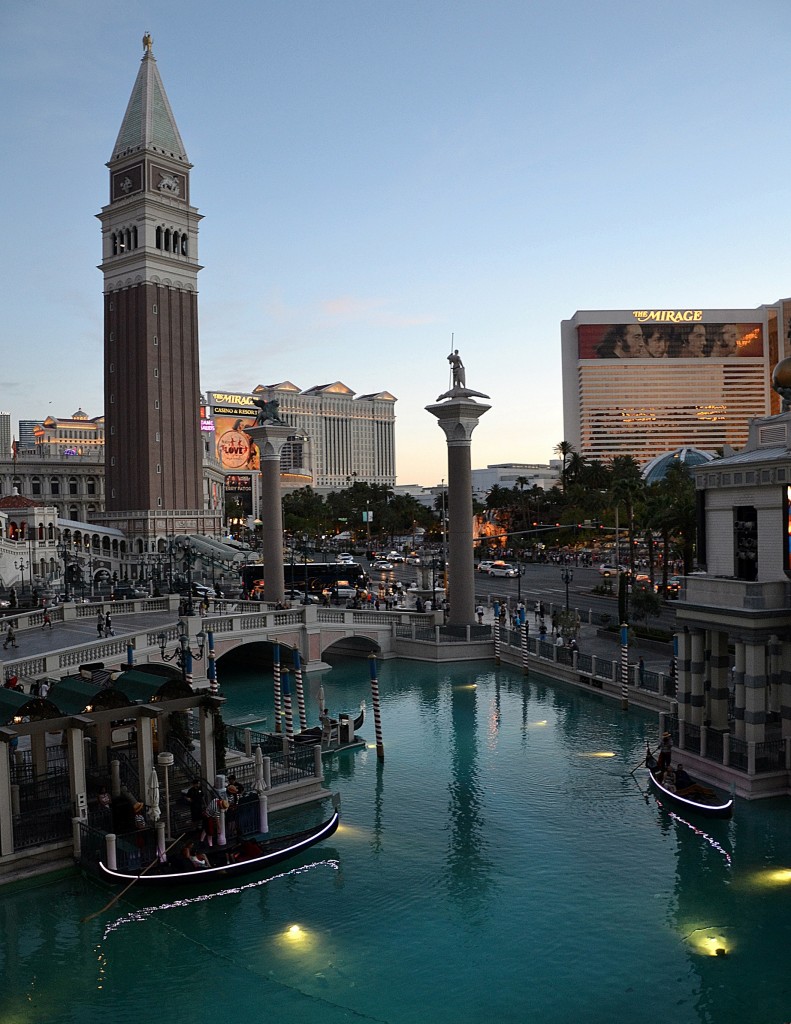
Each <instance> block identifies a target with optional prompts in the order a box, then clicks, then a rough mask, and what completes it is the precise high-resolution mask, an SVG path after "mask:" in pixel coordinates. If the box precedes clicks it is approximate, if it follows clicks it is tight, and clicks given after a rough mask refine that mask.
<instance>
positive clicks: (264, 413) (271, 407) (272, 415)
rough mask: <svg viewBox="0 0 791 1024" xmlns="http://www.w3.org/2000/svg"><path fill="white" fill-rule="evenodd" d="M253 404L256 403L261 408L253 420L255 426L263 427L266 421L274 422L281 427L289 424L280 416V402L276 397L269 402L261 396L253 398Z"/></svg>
mask: <svg viewBox="0 0 791 1024" xmlns="http://www.w3.org/2000/svg"><path fill="white" fill-rule="evenodd" d="M253 405H257V406H258V408H259V409H260V410H261V411H260V412H259V414H258V418H257V419H256V421H255V422H256V426H258V427H263V426H264V425H265V424H266V423H275V424H277V425H278V426H281V427H288V426H290V424H288V423H286V421H285V420H282V419H281V418H280V403H279V402H278V400H277V399H276V398H273V399H272V401H271V402H267V401H266V400H265V399H263V398H254V399H253Z"/></svg>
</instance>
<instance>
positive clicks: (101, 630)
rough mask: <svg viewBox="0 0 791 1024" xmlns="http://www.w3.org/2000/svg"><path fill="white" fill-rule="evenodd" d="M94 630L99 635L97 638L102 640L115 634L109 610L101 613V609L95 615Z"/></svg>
mask: <svg viewBox="0 0 791 1024" xmlns="http://www.w3.org/2000/svg"><path fill="white" fill-rule="evenodd" d="M96 631H97V633H98V635H99V639H100V640H103V639H104V638H105V637H108V636H115V630H114V629H113V620H112V616H111V615H110V613H109V612H104V613H102V612H101V611H100V612H98V613H97V615H96Z"/></svg>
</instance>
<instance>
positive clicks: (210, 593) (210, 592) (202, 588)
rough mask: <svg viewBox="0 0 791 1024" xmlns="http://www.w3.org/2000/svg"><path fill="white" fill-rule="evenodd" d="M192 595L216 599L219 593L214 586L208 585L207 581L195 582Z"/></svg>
mask: <svg viewBox="0 0 791 1024" xmlns="http://www.w3.org/2000/svg"><path fill="white" fill-rule="evenodd" d="M192 596H193V597H200V598H204V597H206V598H208V599H209V600H214V598H215V597H216V596H217V594H216V593H215V591H214V587H207V586H206V584H205V583H193V584H192Z"/></svg>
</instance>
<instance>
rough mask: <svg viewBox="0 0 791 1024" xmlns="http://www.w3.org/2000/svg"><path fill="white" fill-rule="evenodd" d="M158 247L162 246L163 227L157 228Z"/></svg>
mask: <svg viewBox="0 0 791 1024" xmlns="http://www.w3.org/2000/svg"><path fill="white" fill-rule="evenodd" d="M156 247H157V249H161V248H162V228H157V238H156Z"/></svg>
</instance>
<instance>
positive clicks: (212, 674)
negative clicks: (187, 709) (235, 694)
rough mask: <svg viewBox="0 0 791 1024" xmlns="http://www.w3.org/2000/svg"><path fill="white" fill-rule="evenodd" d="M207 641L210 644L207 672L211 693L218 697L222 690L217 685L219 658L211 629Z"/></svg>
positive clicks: (207, 634)
mask: <svg viewBox="0 0 791 1024" xmlns="http://www.w3.org/2000/svg"><path fill="white" fill-rule="evenodd" d="M206 642H207V643H208V645H209V661H208V664H207V666H206V674H207V676H208V677H209V693H210V694H211V695H212V697H216V696H217V694H218V693H219V692H220V687H219V686H218V685H217V659H216V657H215V654H214V633H213V632H212V631H211V630H209V631H208V632H207V633H206Z"/></svg>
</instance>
